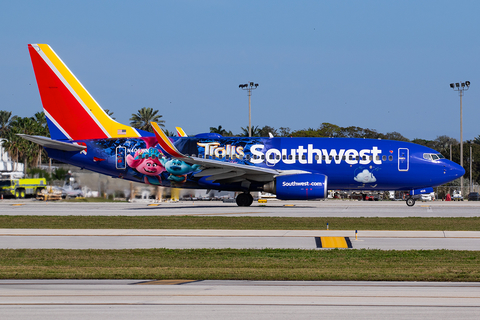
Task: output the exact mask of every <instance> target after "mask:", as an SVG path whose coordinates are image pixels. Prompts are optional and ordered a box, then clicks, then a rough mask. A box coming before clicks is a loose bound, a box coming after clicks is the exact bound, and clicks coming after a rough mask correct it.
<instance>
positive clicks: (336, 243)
mask: <svg viewBox="0 0 480 320" xmlns="http://www.w3.org/2000/svg"><path fill="white" fill-rule="evenodd" d="M319 238H320V241H319V242H318V241H317V247H318V248H352V244H351V242H350V239H349V238H348V237H319Z"/></svg>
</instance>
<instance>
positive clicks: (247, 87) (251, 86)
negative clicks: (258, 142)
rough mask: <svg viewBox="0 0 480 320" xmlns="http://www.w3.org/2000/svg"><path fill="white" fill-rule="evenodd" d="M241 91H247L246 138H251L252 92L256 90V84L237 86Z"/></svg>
mask: <svg viewBox="0 0 480 320" xmlns="http://www.w3.org/2000/svg"><path fill="white" fill-rule="evenodd" d="M238 87H239V88H241V89H242V90H247V91H248V136H249V137H251V136H252V90H255V89H257V87H258V83H253V82H249V83H245V84H240V85H238Z"/></svg>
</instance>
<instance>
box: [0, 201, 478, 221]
mask: <svg viewBox="0 0 480 320" xmlns="http://www.w3.org/2000/svg"><path fill="white" fill-rule="evenodd" d="M0 214H1V215H59V216H63V215H76V216H77V215H79V216H170V215H200V216H262V217H265V216H267V217H268V216H275V217H279V216H281V217H474V216H478V215H480V202H476V201H472V202H468V201H462V202H444V201H433V202H419V201H417V203H416V205H415V206H413V207H408V206H407V205H406V204H405V202H404V201H342V200H326V201H279V200H268V202H267V203H266V204H259V203H254V204H253V205H252V206H250V207H238V206H237V205H236V204H235V203H222V202H220V201H182V202H175V203H170V202H162V203H153V202H152V201H145V202H140V201H137V202H133V203H128V202H120V203H119V202H113V203H112V202H110V203H108V202H107V203H77V202H42V201H36V200H29V199H27V200H14V199H11V200H10V199H9V200H0Z"/></svg>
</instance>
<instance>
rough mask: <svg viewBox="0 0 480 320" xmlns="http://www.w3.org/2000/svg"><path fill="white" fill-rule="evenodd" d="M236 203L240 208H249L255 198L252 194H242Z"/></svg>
mask: <svg viewBox="0 0 480 320" xmlns="http://www.w3.org/2000/svg"><path fill="white" fill-rule="evenodd" d="M235 202H236V203H237V206H239V207H249V206H250V205H251V204H252V203H253V197H252V195H251V194H250V193H240V194H239V195H238V196H237V198H236V199H235Z"/></svg>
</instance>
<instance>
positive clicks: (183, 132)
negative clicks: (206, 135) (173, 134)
mask: <svg viewBox="0 0 480 320" xmlns="http://www.w3.org/2000/svg"><path fill="white" fill-rule="evenodd" d="M175 129H177V134H178V136H179V137H188V136H187V134H186V133H185V131H183V129H182V128H180V127H175Z"/></svg>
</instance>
